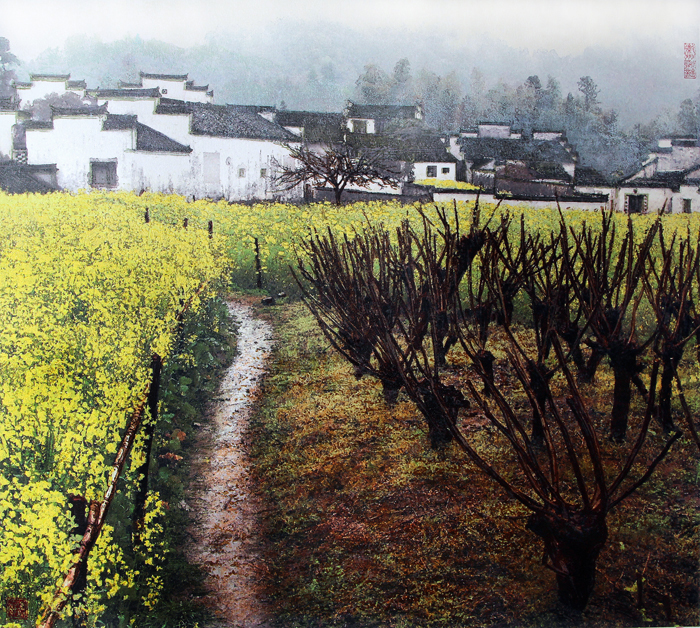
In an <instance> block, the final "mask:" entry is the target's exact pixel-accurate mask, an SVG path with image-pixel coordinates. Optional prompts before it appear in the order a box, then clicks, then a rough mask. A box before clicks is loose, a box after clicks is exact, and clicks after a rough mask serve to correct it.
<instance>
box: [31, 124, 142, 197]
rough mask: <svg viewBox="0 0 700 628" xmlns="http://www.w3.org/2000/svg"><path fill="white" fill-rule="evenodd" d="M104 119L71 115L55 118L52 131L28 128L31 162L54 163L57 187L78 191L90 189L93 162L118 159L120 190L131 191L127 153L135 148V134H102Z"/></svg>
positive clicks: (122, 132)
mask: <svg viewBox="0 0 700 628" xmlns="http://www.w3.org/2000/svg"><path fill="white" fill-rule="evenodd" d="M103 120H104V116H85V117H80V116H75V117H73V116H71V117H66V118H55V119H54V122H53V127H54V128H53V129H27V160H28V163H30V164H47V163H55V164H56V166H57V167H58V174H57V181H58V185H59V186H60V187H62V188H65V189H67V190H71V191H76V190H79V189H83V188H89V187H90V163H91V160H98V161H109V160H114V159H116V160H117V178H118V187H119V188H120V189H129V188H128V187H126V186H128V185H129V183H128V182H129V181H130V179H131V173H130V171H129V170H128V169H127V167H126V161H127V160H126V159H125V153H126V151H128V150H132V149H133V147H134V145H135V142H136V140H135V137H134V131H133V130H132V129H126V130H124V131H102V123H103ZM123 186H124V187H123Z"/></svg>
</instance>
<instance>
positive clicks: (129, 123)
mask: <svg viewBox="0 0 700 628" xmlns="http://www.w3.org/2000/svg"><path fill="white" fill-rule="evenodd" d="M137 121H138V120H137V117H136V116H130V115H119V114H114V113H110V114H108V115H107V117H106V118H105V121H104V123H103V124H102V130H103V131H124V130H126V129H133V128H134V127H135V126H136V122H137Z"/></svg>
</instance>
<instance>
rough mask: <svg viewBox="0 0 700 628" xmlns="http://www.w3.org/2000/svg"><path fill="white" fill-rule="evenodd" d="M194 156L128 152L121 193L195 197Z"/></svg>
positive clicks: (195, 174) (125, 157) (195, 172)
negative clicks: (147, 192) (145, 191)
mask: <svg viewBox="0 0 700 628" xmlns="http://www.w3.org/2000/svg"><path fill="white" fill-rule="evenodd" d="M194 163H195V160H194V159H193V158H192V154H191V153H190V154H186V153H161V152H153V153H150V152H145V151H128V152H126V153H125V154H124V171H125V172H126V173H128V175H127V179H126V180H125V181H124V182H122V181H120V185H119V187H120V189H128V190H131V191H133V192H137V193H138V192H141V191H143V190H150V191H151V192H164V193H168V194H182V195H184V196H188V195H192V194H193V192H192V189H193V188H194V185H195V182H196V178H197V174H198V173H197V171H196V169H195V168H194Z"/></svg>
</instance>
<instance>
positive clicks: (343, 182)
mask: <svg viewBox="0 0 700 628" xmlns="http://www.w3.org/2000/svg"><path fill="white" fill-rule="evenodd" d="M284 146H285V148H286V149H287V150H288V151H289V154H290V156H291V157H292V158H293V159H294V161H295V162H296V163H295V165H293V166H286V165H283V164H280V163H279V162H277V163H276V164H275V167H276V168H277V174H276V175H275V187H276V188H277V189H278V190H291V189H293V188H295V187H297V186H299V185H309V184H310V185H328V186H329V187H331V188H332V189H333V192H334V195H335V203H336V205H340V201H341V198H342V195H343V192H344V191H345V188H346V187H347V186H348V185H352V186H358V187H361V188H369V186H370V185H371V184H372V183H380V184H382V185H386V186H390V187H393V188H396V187H398V183H399V177H400V175H401V173H400V172H399V171H398V169H393V168H392V167H391V166H390V165H387V159H386V158H385V155H384V154H383V153H382V152H381V151H380V150H372V149H362V148H355V147H352V146H349V145H348V144H346V143H334V144H330V143H329V144H326V145H325V146H324V147H323V148H321V149H320V150H318V149H315V148H312V147H310V146H309V145H307V144H301V145H300V146H298V147H295V146H290V145H288V144H286V145H284Z"/></svg>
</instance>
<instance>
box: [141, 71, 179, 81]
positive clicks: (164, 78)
mask: <svg viewBox="0 0 700 628" xmlns="http://www.w3.org/2000/svg"><path fill="white" fill-rule="evenodd" d="M139 75H140V76H141V78H142V79H155V80H160V81H186V80H187V74H149V73H148V72H139Z"/></svg>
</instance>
